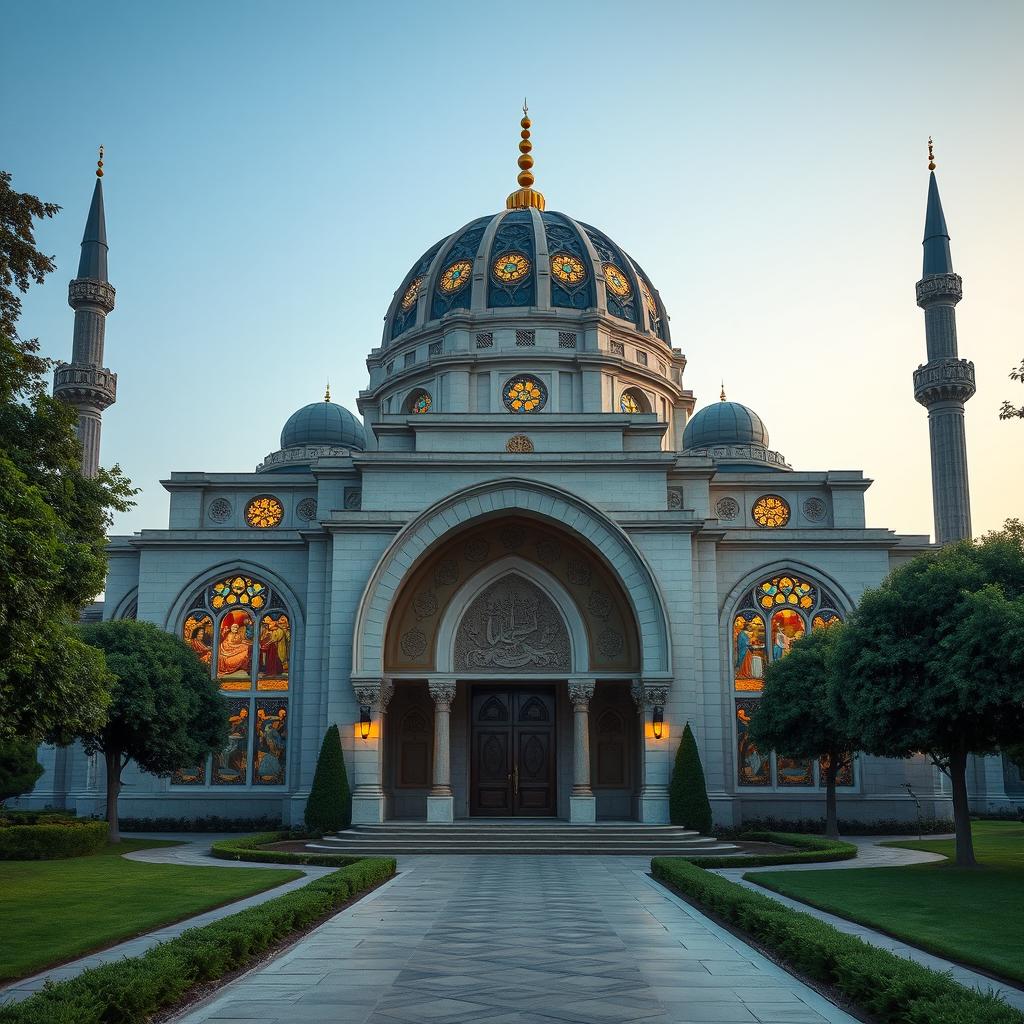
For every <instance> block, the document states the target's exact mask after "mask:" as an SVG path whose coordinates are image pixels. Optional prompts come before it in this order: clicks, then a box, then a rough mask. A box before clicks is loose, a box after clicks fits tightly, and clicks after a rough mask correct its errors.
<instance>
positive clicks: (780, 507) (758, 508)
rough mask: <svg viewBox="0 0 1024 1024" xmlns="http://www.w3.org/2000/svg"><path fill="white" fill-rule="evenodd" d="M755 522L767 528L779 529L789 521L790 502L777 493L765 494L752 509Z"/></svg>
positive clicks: (751, 512)
mask: <svg viewBox="0 0 1024 1024" xmlns="http://www.w3.org/2000/svg"><path fill="white" fill-rule="evenodd" d="M750 514H751V516H752V517H753V519H754V522H755V523H757V525H758V526H763V527H764V528H765V529H766V530H777V529H779V528H780V527H782V526H785V525H786V523H788V522H789V502H788V501H786V499H785V498H780V497H779V496H778V495H777V494H764V495H762V496H761V497H760V498H758V499H757V501H755V502H754V507H753V508H752V509H751V510H750Z"/></svg>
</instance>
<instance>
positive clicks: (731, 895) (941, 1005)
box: [651, 857, 1024, 1024]
mask: <svg viewBox="0 0 1024 1024" xmlns="http://www.w3.org/2000/svg"><path fill="white" fill-rule="evenodd" d="M651 872H652V874H653V875H654V877H655V878H657V879H658V880H659V881H661V882H664V883H665V884H666V885H669V886H671V887H673V888H675V889H677V890H679V892H681V893H682V894H684V895H685V896H688V897H689V898H691V899H692V900H694V902H696V903H698V904H700V906H701V907H702V908H705V909H707V910H709V911H711V912H712V913H713V914H715V915H717V916H718V917H719V918H721V919H723V920H725V921H728V922H729V923H730V924H733V925H735V926H736V927H737V928H738V929H739V930H740V931H742V932H745V933H746V934H747V935H749V936H750V937H751V938H752V939H753V940H754V941H755V942H757V943H758V944H759V945H761V946H763V947H765V948H766V949H770V950H771V951H772V952H774V953H776V954H778V955H779V956H780V957H781V958H782V960H783V961H784V962H785V963H786V965H787V966H789V967H790V968H792V969H793V970H795V971H797V972H798V973H800V974H803V975H805V976H807V977H809V978H813V979H814V980H815V981H819V982H824V983H825V984H826V985H832V986H834V987H835V988H836V989H837V990H838V991H839V992H841V993H842V994H843V996H845V997H846V998H847V999H849V1000H850V1001H851V1002H852V1003H854V1004H855V1005H856V1006H857V1007H858V1008H859V1009H860V1010H862V1011H863V1012H865V1013H866V1014H869V1015H870V1016H871V1017H872V1019H874V1020H877V1021H880V1022H883V1024H1024V1014H1021V1013H1020V1012H1019V1011H1017V1010H1015V1009H1013V1008H1012V1007H1010V1006H1008V1005H1007V1004H1006V1003H1004V1002H1003V1001H1002V1000H1001V999H999V998H998V997H997V996H995V995H992V994H985V995H982V994H981V993H979V992H976V991H974V990H972V989H969V988H965V987H964V986H963V985H958V984H957V983H956V982H954V981H953V980H952V979H951V978H950V977H949V976H948V975H945V974H939V973H938V972H936V971H932V970H929V969H928V968H927V967H922V966H921V965H920V964H916V963H914V962H913V961H911V960H904V959H903V958H902V957H899V956H896V955H895V954H893V953H889V952H887V951H886V950H884V949H877V948H876V947H874V946H869V945H868V944H867V943H866V942H863V941H861V940H860V939H858V938H855V937H854V936H852V935H845V934H843V933H842V932H840V931H838V930H837V929H835V928H833V927H832V926H831V925H828V924H825V923H824V922H823V921H819V920H817V918H814V917H811V916H810V915H809V914H803V913H800V912H799V911H796V910H790V909H789V908H788V907H785V906H783V905H782V904H780V903H777V902H776V901H775V900H772V899H770V898H768V897H767V896H761V895H759V894H758V893H754V892H750V891H749V890H747V889H745V888H743V887H742V886H739V885H736V884H735V883H733V882H730V881H728V880H726V879H724V878H722V877H720V876H719V875H716V874H713V873H712V872H710V871H705V870H704V869H703V867H698V866H697V865H695V864H691V863H689V862H687V861H685V860H682V859H681V858H679V857H655V858H654V859H653V860H652V861H651Z"/></svg>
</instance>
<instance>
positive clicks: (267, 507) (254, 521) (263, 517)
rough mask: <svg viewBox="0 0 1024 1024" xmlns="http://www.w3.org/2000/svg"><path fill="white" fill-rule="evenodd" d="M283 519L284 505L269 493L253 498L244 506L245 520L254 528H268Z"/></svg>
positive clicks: (276, 524)
mask: <svg viewBox="0 0 1024 1024" xmlns="http://www.w3.org/2000/svg"><path fill="white" fill-rule="evenodd" d="M282 519H284V506H283V505H282V504H281V502H279V501H278V500H277V498H275V497H274V496H273V495H271V494H262V495H260V496H259V497H258V498H253V499H252V501H250V502H249V504H248V505H246V506H245V521H246V522H247V523H248V524H249V525H250V526H251V527H252V528H253V529H254V530H269V529H271V528H272V527H274V526H279V525H280V523H281V520H282Z"/></svg>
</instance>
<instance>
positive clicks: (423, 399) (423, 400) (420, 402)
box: [409, 391, 434, 416]
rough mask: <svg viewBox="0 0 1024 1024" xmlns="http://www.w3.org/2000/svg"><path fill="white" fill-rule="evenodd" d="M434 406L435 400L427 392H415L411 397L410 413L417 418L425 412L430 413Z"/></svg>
mask: <svg viewBox="0 0 1024 1024" xmlns="http://www.w3.org/2000/svg"><path fill="white" fill-rule="evenodd" d="M433 404H434V400H433V399H432V398H431V397H430V395H429V393H428V392H426V391H415V392H413V394H411V395H410V396H409V412H411V413H414V414H416V415H417V416H419V415H421V414H422V413H425V412H430V407H431V405H433Z"/></svg>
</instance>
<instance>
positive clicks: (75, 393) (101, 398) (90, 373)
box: [53, 363, 117, 410]
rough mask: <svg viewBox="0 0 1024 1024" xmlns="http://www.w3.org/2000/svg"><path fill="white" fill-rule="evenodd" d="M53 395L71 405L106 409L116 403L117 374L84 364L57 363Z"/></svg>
mask: <svg viewBox="0 0 1024 1024" xmlns="http://www.w3.org/2000/svg"><path fill="white" fill-rule="evenodd" d="M53 394H54V397H56V398H60V399H62V400H63V401H65V402H69V403H70V404H71V405H89V406H93V407H94V408H96V409H101V410H102V409H106V408H107V407H108V406H111V405H113V404H114V402H116V401H117V374H116V373H111V372H110V370H108V369H107V368H106V367H102V366H89V365H87V364H84V363H58V364H57V369H56V371H55V372H54V375H53Z"/></svg>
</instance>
